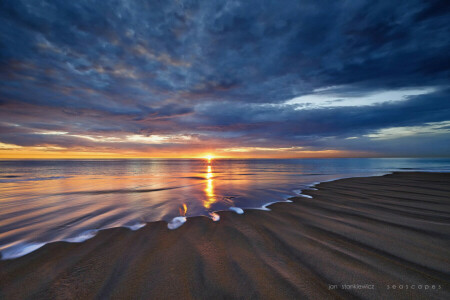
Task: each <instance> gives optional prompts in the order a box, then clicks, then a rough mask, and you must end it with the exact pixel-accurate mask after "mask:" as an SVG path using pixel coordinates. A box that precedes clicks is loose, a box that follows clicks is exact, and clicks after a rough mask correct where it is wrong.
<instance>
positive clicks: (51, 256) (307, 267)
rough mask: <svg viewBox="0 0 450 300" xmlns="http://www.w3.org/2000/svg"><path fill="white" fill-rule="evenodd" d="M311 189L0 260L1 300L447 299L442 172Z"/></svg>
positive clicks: (448, 247)
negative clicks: (212, 215)
mask: <svg viewBox="0 0 450 300" xmlns="http://www.w3.org/2000/svg"><path fill="white" fill-rule="evenodd" d="M317 188H318V190H317V191H307V192H305V193H306V194H308V195H311V196H313V198H312V199H310V198H305V197H297V198H294V199H292V200H293V201H294V202H293V203H277V204H274V205H271V206H270V209H271V211H259V210H246V211H245V214H243V215H238V214H236V213H234V212H221V213H220V216H221V219H220V221H219V222H212V221H211V220H210V219H208V218H205V217H195V218H189V219H188V221H187V222H186V224H184V225H183V226H182V227H180V228H179V229H177V230H173V231H171V230H168V229H167V224H166V223H165V222H155V223H149V224H147V226H145V227H144V228H142V229H140V230H138V231H135V232H133V231H130V230H128V229H124V228H117V229H109V230H104V231H101V232H99V234H98V235H97V236H96V237H94V238H93V239H90V240H88V241H86V242H84V243H79V244H71V243H65V242H58V243H52V244H48V245H46V246H44V247H43V248H41V249H39V250H37V251H35V252H33V253H31V254H28V255H26V256H24V257H21V258H17V259H13V260H4V261H0V299H24V298H41V299H71V298H82V299H90V298H100V299H107V298H112V299H136V298H137V299H139V298H140V299H176V298H178V299H206V298H208V299H223V298H228V299H230V298H240V299H257V298H263V299H299V298H310V299H336V298H350V299H352V298H365V299H450V174H442V173H395V174H392V175H386V176H381V177H370V178H352V179H342V180H338V181H334V182H328V183H322V184H320V185H318V186H317ZM358 284H359V285H360V286H357V285H358Z"/></svg>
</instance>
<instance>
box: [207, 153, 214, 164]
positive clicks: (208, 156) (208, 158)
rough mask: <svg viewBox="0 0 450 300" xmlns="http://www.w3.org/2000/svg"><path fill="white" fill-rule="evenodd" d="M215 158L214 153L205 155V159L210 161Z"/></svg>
mask: <svg viewBox="0 0 450 300" xmlns="http://www.w3.org/2000/svg"><path fill="white" fill-rule="evenodd" d="M213 158H214V156H213V155H212V154H207V155H206V156H205V159H206V160H207V161H208V162H211V160H212V159H213Z"/></svg>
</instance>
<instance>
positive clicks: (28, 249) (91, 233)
mask: <svg viewBox="0 0 450 300" xmlns="http://www.w3.org/2000/svg"><path fill="white" fill-rule="evenodd" d="M396 172H399V173H402V172H400V171H392V172H388V173H382V174H375V175H366V176H349V177H337V178H333V179H329V180H324V181H317V182H313V183H311V184H309V185H307V187H306V188H304V189H296V190H293V191H291V193H293V195H289V196H285V198H284V200H278V201H272V202H268V203H266V204H263V205H262V206H261V207H248V208H241V207H230V208H229V209H228V210H217V211H211V212H210V215H209V216H207V215H195V216H188V217H186V216H177V217H174V218H173V219H172V220H170V221H165V220H158V221H151V222H138V223H136V224H134V225H129V226H117V227H105V228H99V229H88V230H86V231H84V232H82V233H81V234H79V235H78V236H75V237H72V238H67V239H62V240H52V241H46V242H18V243H17V244H18V245H21V247H20V248H19V249H18V250H15V249H10V248H6V251H5V250H3V251H0V261H2V260H11V259H16V258H20V257H22V256H25V255H28V254H30V253H32V252H34V251H37V250H39V249H40V248H42V247H44V246H45V245H48V244H53V243H59V242H63V243H83V242H85V241H87V240H89V239H92V238H94V237H95V236H97V234H98V233H99V232H100V231H104V230H111V229H116V228H125V229H128V230H130V231H137V230H139V229H141V228H143V227H145V226H147V225H148V224H151V223H155V222H165V223H166V224H167V228H168V229H170V230H176V229H178V228H179V227H181V226H183V225H184V224H185V223H186V222H187V220H188V219H191V218H198V217H205V218H207V219H210V220H211V221H212V222H219V221H220V215H219V214H218V213H223V212H230V211H232V212H235V213H237V214H245V211H248V210H263V211H270V208H268V207H269V206H271V205H273V204H276V203H291V202H292V201H291V200H290V199H291V198H295V197H306V198H309V197H311V196H309V195H307V194H304V193H303V191H308V190H311V189H314V187H315V186H317V185H319V184H322V183H327V182H333V181H336V180H342V179H349V178H364V177H379V176H386V175H389V174H393V173H396ZM425 172H426V171H425ZM434 173H438V172H434ZM439 173H440V172H439ZM297 191H298V192H297ZM236 209H237V210H241V211H242V212H241V213H239V212H237V211H236ZM212 216H214V217H215V219H214V218H213V217H212ZM181 219H183V220H181ZM172 222H174V223H175V224H173V223H172ZM174 225H175V226H174ZM13 247H14V246H13ZM5 253H6V255H5Z"/></svg>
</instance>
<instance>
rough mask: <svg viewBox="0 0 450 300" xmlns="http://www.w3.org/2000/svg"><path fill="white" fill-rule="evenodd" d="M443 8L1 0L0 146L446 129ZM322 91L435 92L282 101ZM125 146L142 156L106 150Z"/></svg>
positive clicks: (248, 142) (313, 140) (426, 4)
mask: <svg viewBox="0 0 450 300" xmlns="http://www.w3.org/2000/svg"><path fill="white" fill-rule="evenodd" d="M447 2H448V1H416V0H408V1H396V2H393V1H294V0H293V1H267V2H261V1H256V0H255V1H81V0H80V1H39V2H37V1H25V0H22V1H19V0H14V1H12V0H11V1H2V2H1V3H0V21H1V24H2V30H1V32H0V81H1V82H0V117H1V120H2V122H3V123H2V124H3V125H1V124H0V127H1V131H0V142H3V143H13V144H17V145H43V144H51V145H59V146H76V145H79V146H92V147H95V145H96V143H95V142H93V141H92V140H87V139H83V138H79V137H76V136H74V135H90V136H94V135H95V136H98V135H101V136H110V137H113V136H120V137H126V136H127V135H133V134H141V135H150V134H161V135H162V134H166V135H177V134H183V135H195V136H196V137H197V138H198V139H197V140H198V141H199V143H200V142H201V141H206V140H208V141H215V142H217V143H218V144H219V143H220V142H222V143H223V144H229V145H245V146H255V145H258V146H273V145H274V144H280V145H287V146H295V145H299V146H304V147H308V146H309V147H319V148H323V149H325V148H326V147H327V144H326V139H328V138H330V137H332V138H333V139H345V138H346V137H349V136H364V135H367V134H370V133H371V132H375V131H376V130H380V129H382V128H387V127H396V126H397V127H398V126H419V125H423V124H425V123H427V122H441V121H446V120H450V112H449V92H448V89H447V87H448V82H449V75H450V74H449V72H450V71H449V70H450V56H449V54H448V53H450V43H449V36H448V32H449V30H450V26H449V7H450V5H448V3H447ZM330 86H336V89H337V90H338V91H339V93H338V94H339V96H340V97H356V96H360V97H364V96H365V95H369V94H371V93H374V92H375V91H382V90H392V89H394V90H399V89H400V90H401V89H405V88H417V87H419V88H420V87H422V88H423V87H434V88H435V91H434V92H433V93H431V92H430V93H428V94H424V95H418V96H410V97H409V98H408V99H403V100H402V101H397V102H393V101H390V100H392V99H381V100H380V101H379V102H380V103H377V104H371V105H367V106H363V105H358V106H346V107H344V106H342V107H339V106H337V105H336V104H339V103H340V102H341V101H342V100H341V99H338V98H336V99H329V100H327V101H328V102H326V104H327V105H331V104H333V106H329V107H327V105H324V106H322V107H317V106H315V103H309V104H308V103H304V104H302V105H303V109H296V107H297V106H295V105H287V104H283V103H284V102H285V101H287V100H289V99H292V98H295V97H298V96H302V95H309V94H318V93H320V92H318V91H320V89H323V88H328V87H330ZM18 128H20V129H18ZM43 130H44V131H45V130H47V131H63V132H68V133H69V134H70V136H64V137H61V136H52V135H49V134H40V133H39V132H41V131H43ZM19 131H20V132H19ZM324 139H325V140H324ZM98 143H101V142H98ZM98 143H97V144H98ZM366 144H367V143H365V142H364V143H363V142H361V143H359V144H358V141H357V140H352V142H351V143H350V142H348V141H347V142H342V143H340V142H333V144H329V145H328V146H336V147H348V148H347V150H360V149H363V150H364V147H365V145H366ZM385 144H386V146H385V148H384V149H385V150H384V151H387V152H389V147H388V146H389V145H388V143H387V142H386V143H385ZM109 145H111V143H109ZM126 145H129V147H138V146H136V145H135V144H133V143H131V142H130V143H129V144H120V145H116V146H117V147H126ZM139 147H140V146H139ZM442 149H443V150H442V151H441V152H442V153H441V154H446V153H444V152H445V151H447V150H445V149H447V148H442ZM377 151H378V150H377ZM447 154H448V153H447Z"/></svg>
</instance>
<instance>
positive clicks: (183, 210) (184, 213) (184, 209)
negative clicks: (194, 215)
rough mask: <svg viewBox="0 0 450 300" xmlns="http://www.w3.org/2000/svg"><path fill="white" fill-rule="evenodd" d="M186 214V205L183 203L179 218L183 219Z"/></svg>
mask: <svg viewBox="0 0 450 300" xmlns="http://www.w3.org/2000/svg"><path fill="white" fill-rule="evenodd" d="M186 213H187V205H186V204H185V203H183V208H181V207H180V216H182V217H185V216H186Z"/></svg>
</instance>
